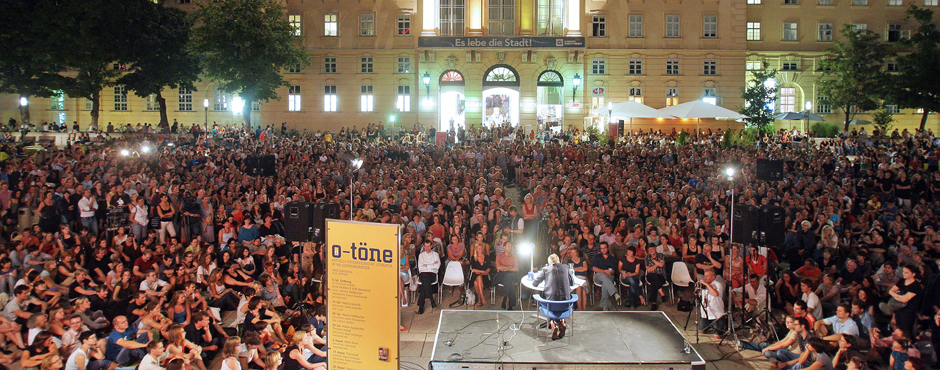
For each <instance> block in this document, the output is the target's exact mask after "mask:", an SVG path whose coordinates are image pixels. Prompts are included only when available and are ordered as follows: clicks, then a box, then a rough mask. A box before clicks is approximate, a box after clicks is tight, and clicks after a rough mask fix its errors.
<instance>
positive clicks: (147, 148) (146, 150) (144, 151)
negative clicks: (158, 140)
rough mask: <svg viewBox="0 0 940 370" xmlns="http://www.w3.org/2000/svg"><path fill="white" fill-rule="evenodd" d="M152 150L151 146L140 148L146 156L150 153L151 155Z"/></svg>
mask: <svg viewBox="0 0 940 370" xmlns="http://www.w3.org/2000/svg"><path fill="white" fill-rule="evenodd" d="M150 149H151V148H150V145H141V146H140V151H141V152H143V153H144V154H149V153H150Z"/></svg>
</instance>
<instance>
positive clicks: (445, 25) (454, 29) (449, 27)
mask: <svg viewBox="0 0 940 370" xmlns="http://www.w3.org/2000/svg"><path fill="white" fill-rule="evenodd" d="M465 17H466V0H441V2H440V25H439V28H440V30H441V36H463V33H464V24H466V19H465Z"/></svg>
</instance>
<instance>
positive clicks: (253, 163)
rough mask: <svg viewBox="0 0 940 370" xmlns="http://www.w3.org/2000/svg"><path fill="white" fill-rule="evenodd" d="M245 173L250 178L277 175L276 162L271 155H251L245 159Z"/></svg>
mask: <svg viewBox="0 0 940 370" xmlns="http://www.w3.org/2000/svg"><path fill="white" fill-rule="evenodd" d="M244 167H245V169H244V171H245V173H247V174H249V175H251V176H275V175H277V161H276V160H275V159H274V156H273V155H252V156H248V157H247V158H245V162H244Z"/></svg>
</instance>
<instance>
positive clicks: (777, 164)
mask: <svg viewBox="0 0 940 370" xmlns="http://www.w3.org/2000/svg"><path fill="white" fill-rule="evenodd" d="M757 179H758V180H764V181H780V180H783V161H782V160H779V159H758V160H757Z"/></svg>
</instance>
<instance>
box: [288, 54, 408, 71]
mask: <svg viewBox="0 0 940 370" xmlns="http://www.w3.org/2000/svg"><path fill="white" fill-rule="evenodd" d="M336 66H337V62H336V57H323V70H322V71H323V73H337V68H336ZM301 71H302V67H301V65H300V64H295V65H292V66H290V67H288V68H287V72H288V73H300V72H301ZM395 71H396V72H395V73H411V57H398V60H397V64H396V68H395ZM359 72H360V73H374V72H375V58H374V57H360V58H359Z"/></svg>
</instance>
